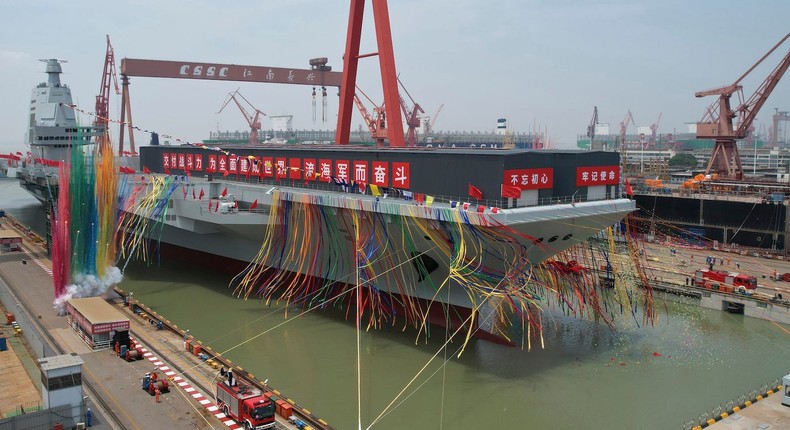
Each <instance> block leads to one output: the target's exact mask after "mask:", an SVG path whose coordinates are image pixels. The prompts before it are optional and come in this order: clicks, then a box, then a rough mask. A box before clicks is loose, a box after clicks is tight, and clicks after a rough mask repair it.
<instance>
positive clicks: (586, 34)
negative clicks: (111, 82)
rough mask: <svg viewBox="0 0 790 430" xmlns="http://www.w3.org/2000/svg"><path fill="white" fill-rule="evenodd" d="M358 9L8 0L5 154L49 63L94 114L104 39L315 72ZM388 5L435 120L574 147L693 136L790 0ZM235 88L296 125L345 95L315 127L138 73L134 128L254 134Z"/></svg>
mask: <svg viewBox="0 0 790 430" xmlns="http://www.w3.org/2000/svg"><path fill="white" fill-rule="evenodd" d="M348 9H349V3H348V1H338V0H334V1H326V0H280V1H268V0H239V1H232V2H230V1H227V2H226V1H217V0H189V1H186V0H173V1H161V0H138V1H134V2H129V1H113V2H107V1H87V0H86V1H76V2H64V1H57V2H56V1H49V0H42V1H24V2H23V1H0V16H2V21H3V25H2V26H0V40H2V42H0V88H2V103H0V152H3V151H5V150H7V149H10V148H19V149H22V148H23V140H24V135H25V129H26V121H27V113H28V111H27V110H28V103H29V99H28V98H29V97H30V91H31V90H32V88H33V87H34V86H35V85H36V84H38V83H39V82H42V81H44V80H45V79H46V78H45V75H44V73H43V70H44V64H43V63H40V62H39V61H38V59H43V58H59V59H63V60H67V61H68V62H67V63H65V64H63V70H64V75H63V76H62V77H61V79H62V81H63V83H65V84H67V85H68V86H70V87H71V88H72V91H73V95H74V98H75V102H76V103H77V104H78V105H79V106H80V108H82V109H84V110H86V111H93V109H94V104H95V95H96V94H97V93H98V90H99V84H100V80H101V72H102V68H103V63H104V56H105V35H106V34H109V35H110V38H111V40H112V44H113V46H114V48H115V55H116V61H117V65H118V67H120V59H121V58H123V57H130V58H145V59H159V60H181V61H195V62H216V63H233V64H243V65H257V66H275V67H294V68H308V67H309V65H308V60H309V59H310V58H313V57H328V58H329V64H330V65H331V66H333V68H334V70H341V69H342V55H343V49H344V43H345V36H346V27H347V21H348ZM389 9H390V19H391V24H392V37H393V43H394V49H395V59H396V66H397V71H398V73H399V75H400V78H401V80H402V82H403V83H404V84H405V86H406V88H407V89H408V91H409V93H410V94H411V95H412V96H413V97H414V99H415V100H416V101H417V102H418V103H419V104H420V105H421V106H422V107H423V108H424V109H425V111H426V115H433V114H434V113H435V112H436V111H437V109H438V107H439V106H440V105H442V104H443V105H444V108H443V110H442V112H441V114H440V115H439V117H438V118H437V119H436V122H435V125H434V127H435V129H439V130H475V131H491V130H493V129H494V127H495V125H496V119H497V118H500V117H505V118H508V120H509V125H510V127H511V128H512V129H513V130H515V131H520V132H528V131H530V130H532V129H534V128H535V127H536V126H537V127H539V128H540V129H541V130H547V131H548V135H549V137H550V139H551V140H552V142H553V143H554V146H555V147H558V148H572V147H575V144H576V136H577V135H578V134H584V133H585V131H586V128H587V125H588V124H589V123H590V119H591V117H592V112H593V106H598V109H599V117H600V119H599V122H602V123H609V124H610V127H611V130H612V132H613V133H616V132H617V130H619V123H620V122H621V121H623V119H624V118H625V116H626V113H627V112H628V110H629V109H630V110H631V112H632V113H633V116H634V119H635V121H636V125H638V126H649V125H650V124H651V123H654V122H656V120H657V119H658V116H659V114H660V113H663V117H662V119H661V123H660V125H659V133H661V134H666V133H680V132H684V131H686V129H687V127H686V125H685V124H686V123H689V122H695V121H697V120H699V119H700V118H701V117H702V114H703V112H704V111H705V108H706V107H707V105H708V104H709V103H711V102H712V101H713V100H712V99H696V98H694V92H695V91H699V90H704V89H708V88H712V87H717V86H721V85H724V84H729V83H732V82H733V81H734V80H735V79H737V78H738V77H739V76H740V75H741V74H742V73H743V72H745V71H746V70H747V69H748V68H749V67H750V66H751V65H752V64H753V63H754V62H756V61H757V60H758V59H759V58H760V57H761V56H762V55H763V54H764V53H765V52H766V51H767V50H768V49H770V48H771V47H772V46H773V45H774V44H775V43H776V42H777V41H779V40H780V39H781V38H782V37H783V36H784V35H785V34H786V33H787V31H788V30H790V25H788V17H790V2H788V1H786V0H763V1H759V2H743V1H734V0H698V1H687V0H682V1H681V0H662V1H658V2H657V1H648V0H611V1H588V0H558V1H548V0H546V1H535V0H500V1H496V2H490V1H479V0H422V1H417V0H393V1H390V2H389ZM372 17H373V14H372V9H371V7H370V4H369V2H368V4H367V8H366V14H365V22H366V25H365V28H364V31H363V41H362V50H361V51H362V52H373V51H376V47H375V40H376V39H375V34H374V29H373V25H372ZM788 50H790V41H788V42H786V43H785V45H784V46H783V47H782V48H780V49H779V50H778V51H777V52H776V53H775V54H774V55H773V56H771V57H770V58H768V59H767V60H766V62H765V63H764V64H763V65H762V66H761V67H759V68H757V69H755V71H754V72H752V73H751V74H750V75H749V77H748V78H747V79H746V80H744V82H743V85H744V93H745V94H746V96H747V97H748V96H750V95H751V94H752V93H753V92H754V90H755V89H757V87H758V86H759V85H760V83H762V81H763V80H764V79H765V77H766V76H767V75H768V74H769V73H770V72H771V70H773V68H774V67H775V66H776V65H777V64H778V63H779V61H780V60H781V58H782V57H783V56H784V55H785V54H786V53H787V52H788ZM361 61H362V66H361V69H360V74H359V78H358V85H359V86H360V87H361V88H362V89H363V90H364V91H365V92H366V93H368V94H369V95H370V96H371V97H372V98H373V99H374V100H378V101H380V100H382V96H381V90H380V87H381V81H380V77H379V74H378V69H377V67H378V66H377V63H376V61H375V57H371V58H366V59H363V60H361ZM237 88H240V92H241V93H242V94H243V95H244V96H245V97H246V98H247V99H248V100H250V101H251V102H252V103H253V104H254V105H255V107H257V108H258V109H260V110H262V111H263V112H265V113H267V114H269V115H282V114H289V115H294V125H295V127H296V128H299V129H334V128H335V125H336V118H337V117H336V115H337V105H338V98H337V95H336V93H335V92H333V91H330V97H329V99H328V106H329V108H328V112H327V118H328V120H327V122H322V121H321V111H320V106H321V102H320V98H319V100H318V113H317V115H318V120H317V121H316V122H314V121H313V114H312V97H311V89H310V88H308V87H302V86H284V85H273V84H240V83H236V82H208V81H178V80H165V79H151V78H132V80H131V102H132V113H133V119H134V122H135V125H138V126H140V127H143V128H147V129H152V130H157V131H159V132H160V133H163V134H170V135H173V136H177V137H180V138H182V139H186V140H189V141H199V140H201V139H205V138H208V135H209V132H210V131H212V130H217V129H221V130H245V129H247V125H246V122H245V120H244V118H243V117H242V115H241V113H240V112H239V111H238V110H237V109H235V108H226V109H225V110H224V111H223V112H222V113H221V114H217V111H218V110H219V108H220V107H221V105H222V102H223V101H224V99H225V97H226V96H227V94H228V93H229V92H232V91H234V90H236V89H237ZM113 97H114V99H113V100H112V102H111V116H113V117H115V118H117V117H118V112H119V109H118V107H119V105H120V97H115V96H113ZM369 108H370V106H369ZM774 108H779V109H780V110H790V76H785V78H784V80H783V81H782V82H780V83H779V85H778V86H777V87H776V89H775V90H774V92H773V95H772V96H771V97H770V99H769V100H768V102H767V103H766V105H765V106H764V108H763V110H762V112H761V113H760V114H759V115H758V118H757V122H756V124H755V125H756V128H757V131H758V132H761V131H762V132H763V133H766V132H767V128H768V127H769V126H770V119H771V115H772V114H773V112H774ZM82 118H83V121H84V122H89V121H90V119H89V118H88V117H85V116H83V117H82ZM360 124H362V119H361V117H360V116H359V114H358V113H357V112H356V111H355V117H354V120H353V128H354V129H357V128H358V127H359V125H360ZM263 125H264V128H269V127H270V126H271V122H270V121H269V120H268V119H264V121H263ZM785 127H786V128H787V127H790V124H789V125H786V126H785ZM635 131H636V130H635V128H633V126H632V127H631V128H630V129H629V132H631V133H633V132H635ZM113 134H114V135H117V129H115V128H114V129H113ZM136 139H137V142H138V145H139V144H141V143H142V144H145V143H147V142H148V139H149V138H148V137H147V136H144V135H142V133H140V134H138V135H137V136H136Z"/></svg>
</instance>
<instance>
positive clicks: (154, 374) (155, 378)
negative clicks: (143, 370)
mask: <svg viewBox="0 0 790 430" xmlns="http://www.w3.org/2000/svg"><path fill="white" fill-rule="evenodd" d="M157 379H159V375H158V374H157V373H156V372H153V374H151V383H152V384H153V383H154V382H156V381H157Z"/></svg>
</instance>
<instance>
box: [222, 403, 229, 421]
mask: <svg viewBox="0 0 790 430" xmlns="http://www.w3.org/2000/svg"><path fill="white" fill-rule="evenodd" d="M228 412H229V411H228V405H225V406H223V407H222V413H223V414H225V416H226V417H228V418H230V414H229V413H228Z"/></svg>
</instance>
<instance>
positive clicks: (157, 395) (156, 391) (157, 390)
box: [154, 387, 162, 403]
mask: <svg viewBox="0 0 790 430" xmlns="http://www.w3.org/2000/svg"><path fill="white" fill-rule="evenodd" d="M160 394H162V392H161V391H159V387H156V389H155V391H154V398H155V399H156V403H161V401H160V400H159V395H160Z"/></svg>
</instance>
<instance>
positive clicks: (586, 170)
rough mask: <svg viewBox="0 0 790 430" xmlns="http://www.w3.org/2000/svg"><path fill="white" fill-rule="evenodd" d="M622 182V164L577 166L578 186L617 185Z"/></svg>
mask: <svg viewBox="0 0 790 430" xmlns="http://www.w3.org/2000/svg"><path fill="white" fill-rule="evenodd" d="M619 183H620V166H586V167H577V168H576V186H577V187H594V186H596V185H617V184H619Z"/></svg>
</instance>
